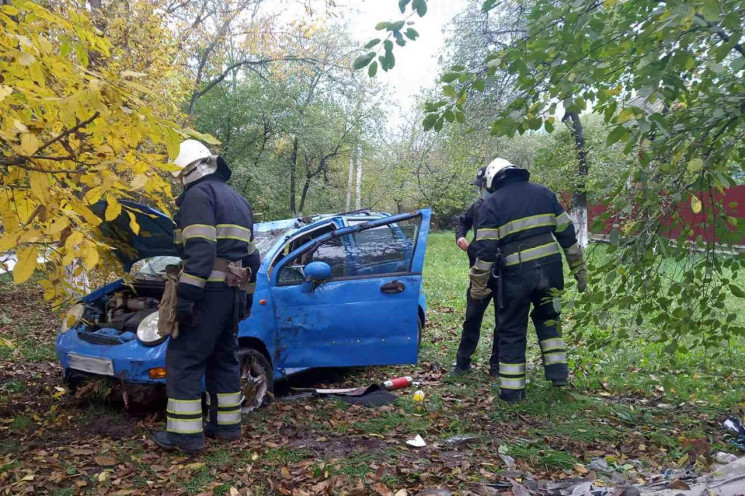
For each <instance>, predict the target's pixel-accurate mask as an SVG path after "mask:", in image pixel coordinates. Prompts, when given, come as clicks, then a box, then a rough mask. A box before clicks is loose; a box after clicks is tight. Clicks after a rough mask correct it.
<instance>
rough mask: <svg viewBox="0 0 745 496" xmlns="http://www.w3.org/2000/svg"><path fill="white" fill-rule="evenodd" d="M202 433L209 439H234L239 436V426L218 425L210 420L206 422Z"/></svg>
mask: <svg viewBox="0 0 745 496" xmlns="http://www.w3.org/2000/svg"><path fill="white" fill-rule="evenodd" d="M204 435H205V436H207V437H208V438H210V439H226V440H228V441H236V440H238V439H240V438H241V426H240V425H237V426H229V428H227V427H220V426H219V425H215V424H213V423H212V422H207V424H206V425H205V426H204Z"/></svg>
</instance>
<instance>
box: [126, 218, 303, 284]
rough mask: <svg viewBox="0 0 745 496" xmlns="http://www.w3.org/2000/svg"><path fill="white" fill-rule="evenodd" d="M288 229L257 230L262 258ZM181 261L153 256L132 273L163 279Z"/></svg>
mask: <svg viewBox="0 0 745 496" xmlns="http://www.w3.org/2000/svg"><path fill="white" fill-rule="evenodd" d="M287 231H289V228H288V229H272V230H271V231H262V232H257V233H256V234H255V235H254V244H255V245H256V249H257V250H259V253H260V254H261V259H262V260H263V259H264V255H266V252H267V251H268V250H269V249H270V248H271V247H272V246H274V243H276V242H277V240H278V239H279V238H280V237H281V236H282V235H284V234H285V233H286V232H287ZM180 262H181V259H180V258H179V257H169V256H163V257H151V258H146V259H144V260H140V261H139V262H136V263H135V264H134V265H133V266H132V270H131V274H132V275H133V276H134V278H135V279H140V280H147V279H162V278H163V275H164V274H165V273H166V267H168V266H169V265H177V264H179V263H180Z"/></svg>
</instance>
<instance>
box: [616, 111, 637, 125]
mask: <svg viewBox="0 0 745 496" xmlns="http://www.w3.org/2000/svg"><path fill="white" fill-rule="evenodd" d="M633 118H634V113H633V112H632V111H631V109H627V108H626V109H623V110H622V111H621V113H620V114H618V117H616V121H617V122H626V121H630V120H631V119H633Z"/></svg>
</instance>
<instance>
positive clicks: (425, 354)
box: [0, 233, 745, 496]
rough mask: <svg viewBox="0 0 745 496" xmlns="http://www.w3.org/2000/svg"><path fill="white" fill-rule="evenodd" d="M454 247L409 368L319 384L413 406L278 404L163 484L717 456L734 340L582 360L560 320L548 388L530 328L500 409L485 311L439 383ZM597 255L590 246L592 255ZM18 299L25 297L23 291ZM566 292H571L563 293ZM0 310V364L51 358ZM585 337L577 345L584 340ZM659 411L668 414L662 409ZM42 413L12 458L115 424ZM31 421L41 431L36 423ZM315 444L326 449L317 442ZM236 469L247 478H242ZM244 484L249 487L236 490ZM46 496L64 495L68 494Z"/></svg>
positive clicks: (151, 475) (25, 421) (423, 477)
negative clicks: (454, 369) (518, 371)
mask: <svg viewBox="0 0 745 496" xmlns="http://www.w3.org/2000/svg"><path fill="white" fill-rule="evenodd" d="M453 238H454V236H453V235H452V233H433V234H431V235H430V241H429V244H428V254H427V258H426V262H425V268H424V281H423V284H424V291H425V292H426V294H427V298H428V325H427V327H426V329H425V334H424V338H423V341H422V349H421V351H420V356H419V364H417V365H411V366H399V367H388V368H358V369H354V370H350V371H347V372H346V373H345V374H343V377H342V378H341V379H340V378H338V377H337V376H334V378H332V379H328V384H335V385H337V386H338V387H343V386H344V387H346V386H351V385H363V384H369V383H370V382H374V381H377V380H379V379H380V378H381V377H395V376H400V375H412V376H414V378H415V380H419V381H422V384H421V386H419V387H420V388H421V389H423V390H424V391H425V394H426V399H425V401H424V403H422V404H417V403H415V402H413V400H412V399H411V397H412V394H413V393H414V391H415V389H416V388H409V389H405V390H402V391H399V392H396V394H397V395H398V396H399V399H398V401H396V402H395V403H394V404H392V405H389V406H385V407H375V408H368V407H360V406H359V405H349V404H347V403H344V402H342V401H334V400H331V399H326V400H320V399H318V400H315V399H314V400H294V401H293V402H292V403H290V402H288V401H281V399H280V400H278V401H277V402H276V403H275V404H274V405H272V406H270V407H269V408H265V409H261V410H259V411H257V412H255V413H254V414H252V415H251V416H250V417H247V418H245V419H244V439H243V440H242V441H241V444H240V446H236V445H220V444H215V443H210V444H209V447H208V450H207V451H206V452H205V453H204V454H203V455H202V458H200V459H199V460H198V461H200V462H204V466H202V467H199V468H195V469H193V470H191V471H190V472H189V476H188V477H185V478H183V479H178V480H174V481H173V482H172V483H173V484H174V486H175V488H176V492H186V493H189V494H199V493H202V492H205V491H211V492H212V493H214V494H228V493H229V490H230V487H233V486H234V487H238V488H239V489H240V490H241V491H243V487H245V486H250V488H251V491H252V493H253V494H254V495H257V496H258V495H261V494H270V493H273V492H276V484H275V483H274V482H272V484H270V483H269V482H268V481H269V480H272V481H278V480H279V482H281V479H282V478H281V475H280V469H281V468H282V467H288V469H290V470H291V471H292V474H293V478H297V477H304V476H305V475H307V474H311V475H312V478H313V483H316V482H317V481H318V480H322V479H323V478H325V477H326V474H328V477H338V478H342V479H345V480H348V481H350V484H349V487H352V486H353V485H354V482H355V480H356V479H365V478H367V480H368V482H369V481H370V480H372V479H371V478H370V474H374V473H375V472H376V471H377V470H378V467H382V469H383V470H382V471H381V473H382V478H381V479H376V481H380V482H383V483H384V484H386V486H387V487H388V488H390V489H391V490H392V491H393V492H394V493H396V491H397V490H398V489H401V488H404V487H406V488H407V489H412V492H410V494H413V493H416V491H418V490H419V489H421V487H422V485H426V486H433V485H439V486H449V487H451V489H452V488H455V487H456V486H457V487H459V488H460V489H464V488H466V487H468V488H469V489H470V488H471V486H469V485H468V484H471V483H477V482H479V481H482V482H483V481H489V480H493V478H494V477H495V474H496V475H498V474H499V473H500V471H502V470H503V469H504V468H505V464H504V463H503V462H502V460H501V459H500V458H499V454H500V453H501V454H506V455H509V456H511V457H513V458H515V459H516V460H517V462H518V463H519V466H520V467H525V466H526V465H528V466H530V469H531V471H532V473H533V474H534V475H535V476H536V477H537V478H549V477H554V476H560V477H562V478H567V477H573V476H577V473H575V471H574V467H575V464H577V463H581V464H585V465H586V464H588V463H590V462H591V461H592V460H593V459H594V458H597V457H600V456H603V454H604V453H605V454H607V456H606V461H607V463H608V464H609V465H610V466H611V468H612V469H615V470H621V471H632V470H630V469H629V468H624V467H627V466H630V465H629V463H630V462H631V461H633V460H630V458H632V457H633V458H640V459H641V460H642V461H641V462H636V461H634V463H637V464H639V463H648V464H650V465H651V466H653V467H654V469H653V470H657V471H659V470H658V468H659V467H658V466H659V465H663V466H666V467H671V466H675V465H676V463H677V461H678V460H679V459H680V458H681V457H682V456H683V455H685V454H686V453H685V450H684V449H683V447H682V441H681V440H682V439H685V438H688V439H696V438H706V439H709V440H710V441H711V444H712V448H713V449H715V450H716V449H721V448H725V449H727V447H726V446H723V445H722V443H721V441H722V433H721V428H720V427H719V425H718V420H719V419H720V417H721V416H722V415H723V414H725V413H726V414H729V413H731V412H732V413H734V409H735V407H736V405H737V404H738V403H739V402H742V401H743V399H744V398H745V395H744V394H743V391H745V384H744V383H743V380H742V377H739V376H740V375H741V374H742V372H741V367H739V366H738V364H739V363H743V361H745V349H744V348H743V347H742V346H740V345H739V344H737V343H734V344H733V349H732V350H731V354H730V355H729V356H719V357H712V356H707V355H706V354H705V353H704V352H703V351H700V352H699V351H696V352H694V353H692V354H690V355H677V354H676V355H675V356H670V355H669V354H667V353H665V352H664V350H663V349H662V346H660V345H658V344H656V343H651V342H649V340H645V339H643V337H644V335H642V334H638V335H637V336H638V339H634V340H633V341H632V340H629V342H628V343H626V344H625V346H624V347H623V348H621V349H600V350H593V349H590V348H589V347H588V346H586V343H585V342H584V341H582V340H580V339H576V336H577V334H576V332H575V331H574V329H573V328H572V313H571V310H569V311H567V312H566V314H565V322H566V325H565V327H564V333H565V338H566V340H567V342H568V343H569V345H570V350H569V356H570V370H571V371H572V374H573V378H572V382H573V388H572V389H570V390H563V389H556V388H553V387H551V386H550V385H549V383H547V381H546V380H545V378H544V377H543V368H542V364H541V357H540V353H539V349H538V345H537V343H536V339H535V332H534V330H533V328H532V326H531V327H529V330H528V350H527V351H528V354H527V362H528V368H527V378H528V380H529V384H528V389H527V400H526V401H525V402H524V403H521V404H518V405H509V404H505V403H502V402H500V401H499V400H498V399H497V394H498V389H497V388H495V387H493V383H492V382H491V380H490V379H489V377H487V375H486V369H487V365H488V357H489V354H490V352H491V344H492V343H491V341H492V326H493V322H494V314H493V309H492V308H490V309H489V310H488V312H487V315H486V317H485V320H484V325H483V328H482V338H481V341H480V343H479V347H478V349H477V351H476V354H475V356H474V358H475V361H476V368H475V371H474V373H473V374H470V375H466V376H461V377H449V376H446V375H443V371H444V370H446V369H449V368H450V366H451V363H452V361H453V359H454V356H455V350H456V347H457V345H458V341H459V337H460V326H461V323H462V319H463V315H464V312H465V292H466V287H467V284H468V277H467V259H466V256H465V254H464V253H463V252H461V251H459V250H458V249H457V248H456V247H455V243H454V239H453ZM599 254H602V250H601V249H598V251H596V252H594V255H593V256H597V255H599ZM2 290H3V288H2V287H0V291H2ZM27 293H28V290H26V293H23V292H22V293H21V294H27ZM572 294H573V291H571V290H570V291H569V293H568V294H567V296H568V297H571V296H572ZM18 299H19V298H9V300H13V301H15V300H18ZM21 299H22V298H21ZM3 311H4V312H5V313H1V314H0V337H2V338H5V339H10V340H12V342H13V348H12V349H11V348H10V347H6V346H3V345H2V343H3V341H0V358H2V357H3V356H7V357H11V359H12V361H17V362H18V363H23V362H46V361H54V358H53V342H52V341H53V340H52V339H49V338H48V337H47V338H45V339H44V340H41V339H40V340H39V341H38V342H37V341H36V339H35V336H37V334H35V333H37V332H38V330H39V329H41V327H42V323H43V322H44V321H42V320H40V317H39V316H37V315H23V314H22V312H15V313H7V312H8V310H7V309H4V310H3ZM42 313H43V312H39V314H42ZM16 314H18V315H16ZM612 318H613V316H612V315H611V316H609V319H612ZM50 322H51V319H49V318H48V319H47V321H46V324H44V325H45V328H46V329H47V331H48V332H50V333H53V330H50V329H51V328H50V325H51V324H50ZM585 331H586V332H585V334H587V333H592V332H596V330H593V329H589V330H585ZM738 360H739V361H738ZM36 368H39V366H36ZM28 384H29V385H28V386H27V384H26V383H24V381H23V380H19V379H18V378H17V377H14V378H12V379H9V380H6V381H5V382H4V383H2V384H0V401H5V400H6V399H7V400H9V401H15V398H17V397H20V396H24V395H25V396H30V394H32V393H33V392H34V391H36V389H35V387H36V386H32V385H31V384H32V382H29V383H28ZM52 387H53V384H51V385H49V386H47V390H51V391H53V389H51V388H52ZM660 403H664V404H666V405H663V406H664V408H663V407H660V406H659V404H660ZM54 405H55V406H54V408H55V409H56V408H58V409H57V410H54V409H52V410H49V411H48V412H42V411H38V410H35V408H37V407H36V404H35V402H29V407H28V408H24V409H18V410H14V412H16V413H13V414H11V418H12V421H11V422H10V423H8V429H9V433H10V436H9V440H8V441H3V442H1V443H0V448H3V449H4V450H5V451H11V450H16V448H17V447H18V446H20V443H21V441H20V440H22V439H23V436H26V435H28V433H29V432H32V430H33V428H34V427H35V426H36V423H35V422H39V423H40V424H43V423H48V422H49V421H50V419H56V418H68V419H69V424H71V425H75V428H77V429H79V428H80V427H81V426H82V425H84V424H86V423H90V422H91V421H93V420H94V419H96V418H98V417H101V416H112V417H113V418H117V417H116V415H117V412H119V410H118V409H112V408H111V407H110V406H107V405H106V404H105V403H104V402H101V401H96V402H93V403H92V405H91V406H90V407H89V408H88V409H87V410H86V409H83V410H81V409H80V407H79V406H75V407H72V408H74V410H70V409H69V408H70V406H69V405H66V404H65V403H64V401H63V400H59V401H58V402H55V403H54ZM680 405H682V406H680ZM673 408H675V409H674V410H673ZM12 415H15V417H13V416H12ZM35 415H39V417H40V418H41V419H42V420H41V421H38V419H37V417H36V416H35ZM81 431H83V430H82V429H81ZM277 433H281V434H280V435H281V438H282V439H283V440H284V438H287V440H288V441H289V444H283V443H282V442H280V441H279V437H277V436H276V434H277ZM416 434H420V435H422V437H423V438H424V439H425V441H426V442H427V443H428V446H427V447H426V448H423V449H420V450H418V449H414V448H410V447H408V446H406V445H405V441H406V440H407V439H411V438H412V437H414V436H415V435H416ZM458 434H468V435H472V436H475V437H476V439H474V440H473V441H472V442H471V443H467V444H463V445H458V446H454V445H451V444H450V443H447V439H448V438H450V437H452V436H454V435H458ZM87 435H88V434H87V433H83V436H84V438H83V439H81V441H82V442H84V443H86V444H91V445H94V444H95V443H96V442H98V441H92V439H93V438H91V437H87V438H86V437H85V436H87ZM138 436H139V434H138ZM320 437H325V438H327V439H326V440H323V441H321V440H318V438H320ZM97 439H98V438H97ZM267 440H270V441H267ZM314 440H317V441H314ZM298 441H300V442H298ZM51 442H53V441H51ZM319 442H323V443H327V444H323V445H322V446H323V447H322V448H319V449H313V448H311V447H305V446H320V445H319V444H318V443H319ZM271 443H277V444H271ZM639 445H645V446H646V451H645V453H644V454H642V455H640V454H639V453H636V454H633V455H631V454H628V453H630V452H633V451H634V450H636V448H637V447H638V446H639ZM98 446H99V448H100V449H101V452H106V453H109V454H115V455H116V458H117V460H118V462H119V463H124V464H131V466H132V467H133V468H134V473H133V474H132V475H131V476H130V477H129V479H128V481H127V482H128V483H130V484H131V485H132V486H134V487H137V488H141V489H142V490H146V489H145V488H149V484H148V481H150V484H156V485H159V484H160V482H159V481H160V480H161V479H160V478H159V475H158V473H156V472H155V471H154V470H153V469H152V468H151V460H147V461H143V460H146V459H145V458H144V454H145V453H147V450H148V448H145V447H143V445H142V442H141V439H139V438H138V439H128V440H124V441H118V440H115V441H109V440H107V441H106V442H105V444H104V446H103V447H102V448H101V445H98ZM270 446H271V447H270ZM293 446H297V447H296V448H293ZM58 448H60V447H59V446H58ZM60 449H62V448H60ZM16 451H19V452H20V450H16ZM163 456H164V458H163V459H161V460H160V461H159V462H157V463H155V465H163V466H170V465H171V464H173V463H182V462H180V461H178V462H175V460H176V458H174V457H173V456H172V455H163ZM448 456H450V458H448ZM464 462H467V463H464ZM28 463H30V462H29V459H28V458H27V457H26V458H25V459H24V460H23V462H21V461H19V462H15V461H14V462H12V463H11V464H6V465H5V466H0V473H3V472H10V473H15V472H16V471H17V470H20V469H21V468H23V467H25V466H26V465H27V464H28ZM184 463H186V462H184ZM189 463H191V461H190V462H189ZM466 465H468V466H470V468H463V469H462V470H463V473H462V474H457V473H456V472H455V471H454V469H453V467H454V466H456V467H463V466H466ZM76 466H80V467H83V466H84V465H80V464H77V463H72V462H70V463H69V464H68V463H65V464H64V465H62V466H61V468H62V470H64V471H65V474H66V475H67V476H77V475H78V474H77V473H75V472H74V470H77V469H76V468H75V467H76ZM246 467H251V468H250V470H246V471H245V472H244V469H245V468H246ZM82 470H84V469H81V471H82ZM458 470H461V468H458ZM234 471H235V473H239V472H241V473H242V475H241V476H240V477H238V476H237V475H236V477H238V478H237V479H236V480H235V481H233V480H231V478H230V477H229V476H228V474H230V473H233V472H234ZM249 472H250V474H249ZM244 477H247V478H248V479H249V480H250V482H246V481H245V480H243V478H244ZM309 477H310V476H309ZM465 480H468V481H469V483H468V484H466V483H465V482H463V481H465ZM91 482H93V484H91V487H99V488H104V486H103V485H99V483H98V482H96V481H94V480H91ZM234 482H235V483H234ZM101 484H103V483H101ZM107 484H111V482H107ZM52 487H55V486H54V485H53V486H52ZM415 487H416V490H414V489H413V488H415ZM149 489H152V488H149ZM337 489H339V488H335V489H334V491H337ZM368 489H369V488H368ZM50 490H51V489H50ZM58 491H59V494H66V493H65V492H64V491H66V489H58ZM338 492H340V493H341V492H343V491H341V490H340V489H339V491H338ZM454 492H455V491H454Z"/></svg>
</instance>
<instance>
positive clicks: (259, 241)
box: [254, 227, 290, 260]
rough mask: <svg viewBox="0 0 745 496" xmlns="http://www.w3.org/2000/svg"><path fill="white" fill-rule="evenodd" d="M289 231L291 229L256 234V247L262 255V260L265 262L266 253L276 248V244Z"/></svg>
mask: <svg viewBox="0 0 745 496" xmlns="http://www.w3.org/2000/svg"><path fill="white" fill-rule="evenodd" d="M289 230H290V228H289V227H288V228H286V229H272V230H270V231H257V232H256V233H254V245H256V249H257V250H259V253H261V259H262V260H264V255H266V252H268V251H269V250H270V249H271V248H272V246H274V243H276V242H277V240H278V239H279V238H281V237H282V236H284V234H285V233H287V231H289Z"/></svg>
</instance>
